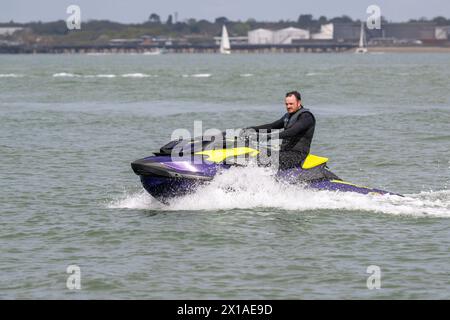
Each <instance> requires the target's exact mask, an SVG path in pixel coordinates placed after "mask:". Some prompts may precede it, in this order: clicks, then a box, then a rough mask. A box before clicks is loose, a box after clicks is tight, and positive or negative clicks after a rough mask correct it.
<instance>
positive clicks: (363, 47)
mask: <svg viewBox="0 0 450 320" xmlns="http://www.w3.org/2000/svg"><path fill="white" fill-rule="evenodd" d="M355 53H367V43H366V33H365V32H364V22H361V32H360V34H359V45H358V48H356V51H355Z"/></svg>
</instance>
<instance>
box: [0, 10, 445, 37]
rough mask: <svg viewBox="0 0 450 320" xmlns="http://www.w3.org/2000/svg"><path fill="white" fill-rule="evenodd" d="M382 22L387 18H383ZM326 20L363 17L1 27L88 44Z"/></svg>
mask: <svg viewBox="0 0 450 320" xmlns="http://www.w3.org/2000/svg"><path fill="white" fill-rule="evenodd" d="M382 22H386V20H385V19H384V18H382ZM408 22H433V23H436V24H437V25H450V19H447V18H445V17H436V18H433V19H429V20H428V19H425V18H421V19H418V20H409V21H408ZM326 23H360V20H353V19H352V18H350V17H349V16H346V15H343V16H340V17H334V18H327V17H325V16H320V17H318V18H314V17H313V15H311V14H301V15H299V17H298V19H297V20H296V21H291V20H280V21H277V22H273V21H257V20H255V19H248V20H246V21H241V20H238V21H232V20H229V19H227V18H226V17H218V18H216V19H215V20H214V21H208V20H205V19H200V20H196V19H193V18H191V19H187V20H184V21H174V19H173V16H172V15H169V16H168V17H167V19H162V18H161V17H160V16H159V15H158V14H156V13H152V14H150V15H149V18H148V20H147V21H145V22H143V23H131V24H125V23H119V22H113V21H109V20H89V21H86V22H84V21H82V24H81V30H68V28H67V25H66V21H64V20H58V21H52V22H40V21H38V22H29V23H15V22H13V21H10V22H7V23H0V27H22V28H24V31H22V32H19V33H18V34H17V35H13V36H8V37H6V38H9V39H12V40H14V39H15V40H20V41H22V42H25V43H27V42H36V40H37V39H39V42H41V43H48V44H51V43H61V44H85V43H98V44H102V43H107V42H108V41H109V40H111V39H115V38H124V39H132V38H138V37H141V36H145V35H147V36H152V37H167V38H187V39H189V40H190V42H201V41H204V40H205V39H212V38H213V37H215V36H219V35H220V33H221V29H222V25H226V26H227V28H228V32H229V34H230V35H231V36H246V35H247V32H248V31H250V30H253V29H257V28H266V29H274V30H275V29H282V28H287V27H297V28H302V29H309V30H310V31H312V32H317V31H319V29H320V26H321V25H323V24H326Z"/></svg>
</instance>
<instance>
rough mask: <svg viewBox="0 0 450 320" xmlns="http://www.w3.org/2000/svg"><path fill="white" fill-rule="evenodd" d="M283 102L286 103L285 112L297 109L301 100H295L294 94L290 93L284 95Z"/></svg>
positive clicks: (292, 111)
mask: <svg viewBox="0 0 450 320" xmlns="http://www.w3.org/2000/svg"><path fill="white" fill-rule="evenodd" d="M285 104H286V110H287V112H289V113H294V112H296V111H297V110H298V109H300V104H301V100H297V98H296V97H295V96H294V95H292V96H289V97H286V99H285Z"/></svg>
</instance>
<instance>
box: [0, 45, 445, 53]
mask: <svg viewBox="0 0 450 320" xmlns="http://www.w3.org/2000/svg"><path fill="white" fill-rule="evenodd" d="M1 49H2V48H0V55H1V54H87V55H110V54H137V55H139V54H142V55H163V54H165V53H170V54H186V53H187V54H219V48H218V47H216V46H209V47H201V46H180V47H173V48H167V47H166V48H162V49H161V48H158V47H95V46H65V47H60V46H55V47H47V48H33V49H23V48H3V50H1ZM355 49H356V45H353V44H336V43H335V44H330V45H323V44H322V45H303V46H302V45H298V46H295V45H294V46H290V45H283V46H242V45H241V46H236V47H233V46H232V47H231V52H232V53H234V54H267V53H290V54H295V53H352V52H354V51H355ZM368 52H369V53H450V46H369V47H368Z"/></svg>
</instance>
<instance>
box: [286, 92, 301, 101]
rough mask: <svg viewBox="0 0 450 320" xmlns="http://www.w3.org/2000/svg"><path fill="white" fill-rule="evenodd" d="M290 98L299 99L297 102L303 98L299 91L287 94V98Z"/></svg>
mask: <svg viewBox="0 0 450 320" xmlns="http://www.w3.org/2000/svg"><path fill="white" fill-rule="evenodd" d="M290 96H295V97H296V98H297V100H302V96H301V95H300V92H298V91H290V92H288V93H286V98H287V97H290Z"/></svg>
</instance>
